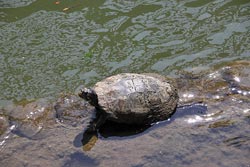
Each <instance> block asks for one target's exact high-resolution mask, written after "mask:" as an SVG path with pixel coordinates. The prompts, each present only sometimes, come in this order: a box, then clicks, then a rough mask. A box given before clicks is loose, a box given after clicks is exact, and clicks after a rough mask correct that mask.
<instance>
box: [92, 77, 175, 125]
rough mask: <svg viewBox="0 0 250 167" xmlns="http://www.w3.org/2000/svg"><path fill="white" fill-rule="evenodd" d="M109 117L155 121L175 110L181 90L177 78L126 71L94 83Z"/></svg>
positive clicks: (132, 120)
mask: <svg viewBox="0 0 250 167" xmlns="http://www.w3.org/2000/svg"><path fill="white" fill-rule="evenodd" d="M93 89H94V90H95V92H96V94H97V97H98V104H99V107H100V109H101V110H103V111H104V112H106V113H107V114H108V119H109V120H112V121H115V122H119V123H127V124H145V123H153V122H157V121H161V120H165V119H167V118H169V117H170V116H171V115H172V114H173V113H174V111H175V108H176V106H177V102H178V93H177V89H176V86H175V84H174V81H173V80H172V79H169V78H166V77H164V76H161V75H158V74H134V73H122V74H118V75H114V76H111V77H108V78H106V79H104V80H102V81H100V82H97V83H96V84H95V86H94V87H93Z"/></svg>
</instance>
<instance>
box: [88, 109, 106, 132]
mask: <svg viewBox="0 0 250 167" xmlns="http://www.w3.org/2000/svg"><path fill="white" fill-rule="evenodd" d="M107 117H108V115H107V114H106V113H105V112H103V111H100V110H96V116H95V118H94V119H93V120H92V121H90V124H89V126H88V127H87V129H86V131H85V132H86V133H93V132H97V130H98V129H99V128H100V127H101V126H102V125H103V124H104V123H105V121H106V120H107Z"/></svg>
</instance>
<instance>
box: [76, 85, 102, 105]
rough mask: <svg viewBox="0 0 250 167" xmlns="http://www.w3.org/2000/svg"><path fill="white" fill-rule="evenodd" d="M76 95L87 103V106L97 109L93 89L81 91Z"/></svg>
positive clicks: (96, 100) (96, 99) (95, 95)
mask: <svg viewBox="0 0 250 167" xmlns="http://www.w3.org/2000/svg"><path fill="white" fill-rule="evenodd" d="M78 95H79V96H80V97H81V98H83V99H84V100H86V101H88V102H89V104H91V105H93V106H95V107H98V97H97V94H96V93H95V91H94V90H93V89H91V88H84V89H81V91H80V93H79V94H78Z"/></svg>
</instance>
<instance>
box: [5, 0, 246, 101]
mask: <svg viewBox="0 0 250 167" xmlns="http://www.w3.org/2000/svg"><path fill="white" fill-rule="evenodd" d="M21 2H23V4H24V5H25V1H21ZM5 3H6V2H5ZM9 3H10V4H9V7H8V8H7V7H6V8H0V11H1V12H0V18H1V22H0V26H1V29H0V39H1V41H0V63H1V64H0V82H1V85H0V100H1V104H3V105H4V104H6V103H8V102H10V101H20V100H23V99H36V98H40V97H56V96H57V95H58V94H59V93H60V92H62V91H69V92H74V91H75V89H76V88H77V87H78V86H79V85H87V86H89V85H91V84H93V83H95V82H96V81H98V80H100V79H102V78H104V77H106V76H109V75H112V74H115V73H120V72H157V73H161V74H164V75H174V73H175V72H174V71H175V70H180V69H181V70H187V69H193V68H209V66H211V65H213V64H216V63H218V62H226V61H233V60H239V59H249V57H250V38H249V36H250V28H249V26H250V21H249V16H250V3H249V2H248V1H247V0H241V1H238V0H237V1H236V0H235V1H212V2H210V1H174V0H172V1H97V2H95V1H80V0H75V1H74V0H71V1H66V0H64V1H63V0H62V1H60V4H58V5H56V4H55V1H51V0H37V1H34V2H33V3H31V4H27V6H21V7H14V8H11V2H9ZM16 3H17V2H16ZM26 3H27V2H26ZM0 4H1V6H4V5H3V4H4V2H3V1H0ZM14 4H15V2H14V1H13V4H12V6H15V5H14ZM17 4H22V3H17ZM5 6H7V5H6V4H5ZM66 7H68V8H69V10H67V11H65V12H63V9H64V8H66Z"/></svg>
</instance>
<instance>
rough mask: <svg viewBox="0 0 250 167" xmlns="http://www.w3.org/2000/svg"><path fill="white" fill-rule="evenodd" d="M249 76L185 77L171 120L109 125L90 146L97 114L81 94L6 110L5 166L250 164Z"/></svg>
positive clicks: (241, 65)
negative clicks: (91, 125)
mask: <svg viewBox="0 0 250 167" xmlns="http://www.w3.org/2000/svg"><path fill="white" fill-rule="evenodd" d="M249 74H250V62H249V61H238V62H233V63H230V64H221V65H218V66H216V67H214V68H213V70H211V71H205V72H201V73H198V74H194V73H192V74H190V73H189V74H184V75H183V76H182V77H180V78H179V79H177V80H178V90H179V96H180V103H179V107H178V108H177V111H176V113H175V114H174V115H173V116H172V117H171V118H170V119H169V120H166V121H163V122H159V123H156V124H154V125H153V126H151V127H126V126H123V125H120V124H113V123H112V122H107V123H106V124H104V125H103V127H102V128H101V129H100V130H99V132H98V133H97V134H93V135H92V136H89V139H88V142H89V143H88V142H86V143H85V144H86V145H83V140H84V138H85V137H86V136H84V134H83V132H84V129H85V128H86V126H87V125H88V123H89V120H90V119H91V117H93V116H94V115H93V113H92V111H91V107H89V106H88V104H87V103H85V102H83V101H82V100H81V99H78V98H77V96H75V95H63V96H62V97H60V98H59V99H58V101H56V102H46V101H43V100H40V101H34V102H29V103H27V104H22V105H20V104H19V105H17V106H12V107H9V108H5V109H3V110H1V114H2V115H8V116H6V117H4V118H3V119H2V117H1V119H0V123H1V131H2V135H1V138H0V139H1V145H0V151H1V158H0V160H1V164H2V165H4V166H14V167H15V166H41V164H42V166H45V165H46V166H55V167H57V166H192V167H193V166H203V165H204V164H206V166H247V165H249V150H250V136H249V134H250V130H249V129H250V128H249V127H250V108H249V104H250V100H249V99H250V98H249V97H250V85H249V83H250V82H249ZM2 122H3V123H2ZM13 125H14V127H13ZM6 126H7V127H8V128H7V129H6ZM39 128H40V129H39ZM2 129H3V130H2ZM119 132H120V133H119ZM121 132H122V133H121ZM84 150H85V151H84ZM86 150H88V151H86Z"/></svg>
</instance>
